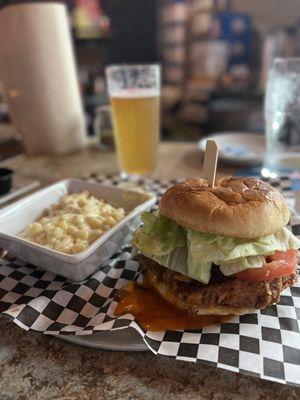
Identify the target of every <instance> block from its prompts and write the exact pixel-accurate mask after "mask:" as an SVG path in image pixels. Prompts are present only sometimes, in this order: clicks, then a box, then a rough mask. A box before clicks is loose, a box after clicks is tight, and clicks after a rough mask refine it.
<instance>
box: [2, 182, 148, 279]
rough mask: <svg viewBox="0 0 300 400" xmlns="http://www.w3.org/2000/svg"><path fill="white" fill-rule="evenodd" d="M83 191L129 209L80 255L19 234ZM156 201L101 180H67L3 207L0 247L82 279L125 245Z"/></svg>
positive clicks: (49, 269) (22, 257)
mask: <svg viewBox="0 0 300 400" xmlns="http://www.w3.org/2000/svg"><path fill="white" fill-rule="evenodd" d="M83 190H88V191H89V192H90V193H91V194H92V195H94V196H95V197H97V198H99V199H100V198H102V199H104V200H106V201H107V202H108V203H109V204H112V205H113V206H115V207H123V208H124V209H125V211H126V215H125V217H124V218H123V219H122V220H121V221H120V222H118V223H117V224H116V225H115V226H114V227H112V228H111V229H109V230H108V231H107V232H105V233H104V234H103V235H102V236H100V238H99V239H97V240H95V242H93V243H92V244H91V245H90V246H89V247H88V248H87V249H86V250H84V251H82V252H80V253H77V254H64V253H60V252H58V251H55V250H52V249H50V248H47V247H44V246H40V245H38V244H36V243H32V242H29V241H28V240H25V239H23V238H22V237H19V236H18V235H19V234H20V233H21V232H23V231H24V229H25V228H26V227H27V226H28V224H30V223H31V222H33V221H35V220H37V219H38V218H39V217H40V216H41V215H42V213H43V212H44V210H46V209H48V208H49V206H50V205H52V204H54V203H56V202H57V201H58V200H59V199H60V198H61V197H62V196H64V195H66V194H67V193H80V192H82V191H83ZM154 203H155V196H152V195H148V194H144V193H138V192H134V191H130V190H125V189H121V188H118V187H115V186H108V185H101V184H98V183H91V182H85V181H80V180H64V181H61V182H58V183H56V184H54V185H52V186H49V187H47V188H45V189H42V190H39V191H38V192H36V193H34V194H32V195H29V196H27V197H25V198H23V199H21V200H19V201H17V202H16V203H13V204H11V205H10V206H8V207H5V208H3V209H2V210H0V247H2V248H3V249H5V250H7V251H8V252H9V253H10V254H12V255H14V256H16V257H17V258H19V259H21V260H23V261H26V262H28V263H30V264H33V265H36V266H37V267H39V268H41V269H45V270H47V271H50V272H53V273H55V274H59V275H62V276H65V277H66V278H68V279H70V280H72V281H82V280H84V279H86V278H87V277H88V276H89V275H91V274H92V273H94V272H95V271H96V270H97V268H98V267H99V266H100V265H101V264H102V263H104V262H105V261H106V260H107V259H108V258H109V257H111V256H112V255H113V254H114V253H115V252H116V251H118V250H119V249H120V248H121V246H122V245H123V244H125V242H126V241H127V240H128V237H129V235H131V233H132V232H133V231H134V230H135V229H136V228H137V227H138V226H139V225H140V218H139V217H140V214H141V213H142V212H143V211H146V210H148V209H150V208H151V206H152V205H153V204H154Z"/></svg>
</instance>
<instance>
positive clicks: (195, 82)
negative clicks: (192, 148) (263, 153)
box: [0, 0, 300, 153]
mask: <svg viewBox="0 0 300 400" xmlns="http://www.w3.org/2000/svg"><path fill="white" fill-rule="evenodd" d="M31 2H32V1H31ZM15 3H20V1H7V0H0V7H5V6H7V5H10V4H15ZM21 3H24V1H22V2H21ZM61 3H65V4H66V5H67V7H68V11H69V18H70V24H71V26H72V32H73V41H74V48H75V54H76V60H77V67H78V79H79V82H80V88H81V92H82V95H83V99H84V109H85V116H86V124H87V128H88V133H89V135H91V136H92V135H95V130H97V127H96V124H95V115H97V113H98V112H99V108H100V109H103V107H104V108H105V107H106V106H107V105H108V97H107V94H106V87H105V79H104V69H105V66H106V65H108V64H114V63H159V64H161V66H162V73H163V81H162V138H163V139H168V140H188V141H195V140H197V139H199V138H201V137H202V136H203V135H207V134H209V133H211V132H219V131H223V132H224V131H230V130H234V131H250V132H261V133H262V132H263V131H264V119H263V107H262V105H263V98H264V88H265V83H266V76H267V71H268V70H269V68H270V65H271V63H272V60H273V59H274V58H275V57H278V56H284V57H296V56H298V57H299V56H300V2H299V0H285V1H282V0H251V1H245V0H176V1H175V0H173V1H171V0H142V1H141V0H68V1H65V2H62V1H61ZM129 28H130V29H129ZM20 29H22V27H21V26H20ZM0 92H1V89H0ZM0 122H1V125H0V128H1V129H0V138H1V141H2V143H3V142H5V141H6V142H7V143H8V144H7V148H6V151H7V152H9V140H10V138H11V134H13V135H14V137H15V132H13V129H14V128H13V127H11V125H10V119H9V115H8V111H7V107H6V105H5V102H4V99H3V98H1V99H0ZM102 123H103V121H102ZM104 124H105V121H104ZM107 124H108V125H109V121H107ZM107 129H110V128H109V127H108V128H107ZM3 152H4V153H5V149H4V151H3Z"/></svg>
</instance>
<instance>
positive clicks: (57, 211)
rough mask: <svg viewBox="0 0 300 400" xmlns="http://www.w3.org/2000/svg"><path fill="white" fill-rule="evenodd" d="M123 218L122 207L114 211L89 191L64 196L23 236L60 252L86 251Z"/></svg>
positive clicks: (28, 228) (31, 225) (30, 226)
mask: <svg viewBox="0 0 300 400" xmlns="http://www.w3.org/2000/svg"><path fill="white" fill-rule="evenodd" d="M124 215H125V210H124V209H123V208H114V207H113V206H111V205H110V204H108V203H106V202H105V201H104V200H99V199H96V197H94V196H91V195H90V193H89V192H87V191H84V192H82V193H79V194H75V193H74V194H69V195H66V196H63V197H62V198H61V199H60V200H59V202H58V203H56V204H53V205H52V206H51V207H50V209H49V210H47V211H46V212H45V214H44V215H43V216H42V217H41V218H40V219H39V220H37V221H36V222H33V223H32V224H30V225H29V226H28V227H27V228H26V230H25V231H24V232H23V233H22V235H21V236H22V237H23V238H25V239H27V240H29V241H31V242H34V243H37V244H40V245H43V246H47V247H50V248H51V249H54V250H57V251H60V252H62V253H67V254H74V253H79V252H81V251H83V250H85V249H86V248H87V247H88V246H89V245H90V244H91V243H93V242H94V241H95V240H96V239H98V238H99V237H100V236H101V235H102V234H103V233H104V232H106V231H107V230H109V229H110V228H112V227H113V226H114V225H115V224H116V223H117V222H118V221H120V220H121V219H122V218H123V217H124Z"/></svg>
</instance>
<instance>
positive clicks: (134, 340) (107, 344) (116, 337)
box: [56, 328, 149, 351]
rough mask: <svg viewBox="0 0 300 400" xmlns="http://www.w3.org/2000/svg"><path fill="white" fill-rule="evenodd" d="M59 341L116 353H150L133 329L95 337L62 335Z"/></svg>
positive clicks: (104, 333)
mask: <svg viewBox="0 0 300 400" xmlns="http://www.w3.org/2000/svg"><path fill="white" fill-rule="evenodd" d="M56 337H57V338H59V339H62V340H65V341H67V342H71V343H74V344H78V345H80V346H86V347H92V348H95V349H103V350H114V351H149V348H148V347H147V345H146V344H145V343H144V341H143V339H142V337H141V336H140V335H139V334H138V333H137V332H136V331H135V330H134V329H133V328H125V329H119V330H116V331H110V332H109V331H108V332H99V333H97V334H95V335H87V336H78V335H77V336H74V335H65V336H63V335H60V336H56Z"/></svg>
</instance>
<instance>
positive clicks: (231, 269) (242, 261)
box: [220, 256, 266, 276]
mask: <svg viewBox="0 0 300 400" xmlns="http://www.w3.org/2000/svg"><path fill="white" fill-rule="evenodd" d="M265 263H266V259H265V257H263V256H250V257H241V258H237V259H236V260H232V261H227V262H222V263H221V264H220V270H221V272H222V274H224V275H226V276H229V275H233V274H236V273H237V272H240V271H243V270H245V269H248V268H261V267H262V266H263V265H264V264H265Z"/></svg>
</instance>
